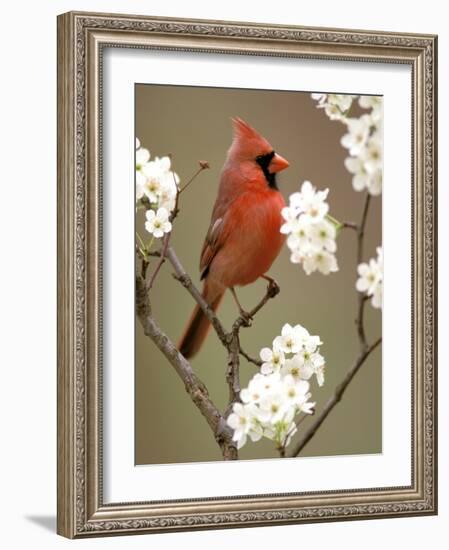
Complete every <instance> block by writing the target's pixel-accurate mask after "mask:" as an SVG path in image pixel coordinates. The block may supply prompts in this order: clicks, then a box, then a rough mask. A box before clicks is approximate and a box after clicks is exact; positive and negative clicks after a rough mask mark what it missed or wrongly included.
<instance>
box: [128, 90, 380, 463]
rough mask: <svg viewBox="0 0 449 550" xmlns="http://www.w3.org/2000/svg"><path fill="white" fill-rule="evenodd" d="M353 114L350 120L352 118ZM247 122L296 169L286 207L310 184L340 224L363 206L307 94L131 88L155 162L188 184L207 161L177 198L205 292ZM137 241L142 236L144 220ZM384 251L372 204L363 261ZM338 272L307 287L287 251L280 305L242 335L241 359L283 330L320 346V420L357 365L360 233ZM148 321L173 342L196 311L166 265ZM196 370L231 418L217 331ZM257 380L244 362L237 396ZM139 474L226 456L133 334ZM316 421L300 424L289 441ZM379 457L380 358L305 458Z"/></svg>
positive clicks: (181, 230) (251, 295)
mask: <svg viewBox="0 0 449 550" xmlns="http://www.w3.org/2000/svg"><path fill="white" fill-rule="evenodd" d="M357 109H358V107H356V108H355V110H354V111H353V112H354V113H355V114H358V113H357ZM236 115H237V116H240V117H242V118H243V119H244V120H246V121H247V122H249V124H251V125H252V126H254V127H255V128H256V129H257V130H258V131H259V132H260V133H261V134H262V135H263V136H265V137H266V138H267V139H268V140H269V141H270V143H271V144H272V145H273V147H274V149H275V150H276V151H277V152H279V153H280V154H281V155H282V156H284V157H285V158H287V159H288V160H289V162H290V167H289V168H288V169H287V170H285V171H284V172H282V173H281V174H279V178H278V183H279V187H280V190H281V192H282V193H283V195H284V197H285V199H286V201H288V196H289V195H290V194H291V193H293V192H294V191H297V190H298V189H299V186H300V185H301V183H302V182H303V181H304V180H306V179H308V180H310V181H311V182H312V183H313V184H314V185H315V186H316V187H318V188H319V189H324V188H326V187H328V188H329V190H330V191H329V197H328V201H329V204H330V213H331V214H332V215H333V216H334V217H336V218H337V219H339V220H340V221H357V222H358V221H359V219H360V216H361V211H362V205H363V201H364V196H363V194H362V193H356V192H355V191H353V189H352V185H351V175H350V174H349V173H348V172H347V171H346V169H345V167H344V165H343V161H344V159H345V157H346V150H345V149H343V147H342V146H341V145H340V138H341V136H342V135H343V134H344V133H345V127H344V125H343V124H341V123H340V122H337V121H335V122H334V121H330V120H329V119H328V118H327V116H326V115H325V113H324V112H323V111H322V110H320V109H317V108H316V102H315V101H313V100H312V99H311V97H310V93H306V92H290V91H289V92H282V91H265V90H263V91H262V90H239V89H220V88H197V87H183V86H159V85H148V84H138V85H136V136H137V137H138V138H139V139H140V141H141V144H142V146H143V147H145V148H147V149H149V150H150V152H151V155H152V157H153V158H154V157H155V156H164V155H167V154H169V153H170V154H172V156H173V167H174V170H175V171H176V172H177V173H178V174H179V176H180V177H181V184H182V183H183V182H184V183H185V182H186V181H187V180H188V179H189V178H190V176H191V175H192V174H193V173H194V172H195V171H196V170H197V168H198V160H207V161H209V163H210V166H211V169H210V170H207V171H204V172H203V173H202V174H200V176H199V177H198V178H197V179H196V180H195V182H194V183H193V184H192V185H191V186H190V188H189V189H188V191H186V192H185V193H183V194H182V196H181V201H180V214H179V216H178V218H177V219H176V222H175V227H174V231H173V235H172V240H171V242H172V244H173V246H174V248H175V250H176V252H177V254H178V256H179V258H180V260H181V262H182V263H183V265H184V267H185V269H186V270H187V272H188V273H189V274H190V275H191V276H192V278H193V281H194V282H195V284H197V285H198V286H200V281H199V271H198V269H199V267H198V264H199V255H200V251H201V246H202V244H203V240H204V237H205V234H206V232H207V229H208V226H209V221H210V215H211V211H212V207H213V204H214V200H215V196H216V192H217V186H218V181H219V175H220V170H221V167H222V165H223V163H224V160H225V157H226V152H227V149H228V148H229V146H230V143H231V138H232V131H231V121H230V118H231V117H232V116H236ZM137 229H138V231H139V233H140V234H141V235H143V234H144V229H143V216H142V214H139V215H138V218H137ZM381 241H382V220H381V199H380V198H374V199H373V200H372V201H371V210H370V214H369V218H368V222H367V232H366V238H365V257H364V260H367V259H369V258H371V257H374V256H375V255H376V246H379V245H380V244H381ZM337 245H338V250H337V259H338V263H339V267H340V270H339V271H338V272H337V273H334V274H331V275H329V276H323V275H321V274H320V273H314V274H312V275H310V276H307V275H306V274H305V273H304V271H303V270H302V268H301V267H300V266H298V265H293V264H291V263H290V261H289V251H288V249H287V247H285V248H284V250H283V251H282V252H281V254H280V256H279V257H278V259H277V260H276V262H275V263H274V264H273V266H272V269H271V271H270V272H269V274H270V275H271V276H272V277H274V278H275V279H276V280H277V281H278V283H279V285H280V287H281V293H280V294H279V295H278V296H277V297H276V298H275V299H274V300H272V301H270V302H269V303H268V304H267V305H266V306H265V308H264V309H263V310H262V311H261V312H259V313H258V314H257V316H256V319H255V322H254V323H253V326H252V327H251V328H249V329H243V330H242V333H241V342H242V346H243V348H244V349H245V350H246V351H247V352H248V353H250V354H252V355H254V356H256V355H258V352H259V350H260V348H262V347H264V346H270V345H271V342H272V340H273V338H274V337H275V336H276V335H278V334H279V333H280V330H281V328H282V326H283V324H284V323H286V322H288V323H290V324H292V325H294V324H297V323H300V324H301V325H303V326H305V327H306V328H307V329H308V330H309V331H310V333H312V334H318V335H319V336H320V337H321V339H322V341H323V346H322V348H321V352H322V354H323V355H324V357H325V359H326V365H327V368H326V382H325V385H324V386H323V387H321V388H319V387H318V386H317V384H316V382H315V381H314V380H313V381H312V400H313V401H316V402H317V414H319V413H320V410H321V408H322V407H323V406H324V404H325V403H326V401H327V399H328V398H329V396H330V395H331V394H332V393H333V391H334V388H335V386H336V385H337V384H338V383H339V382H340V381H341V380H342V378H343V377H344V376H345V373H346V372H347V370H348V369H349V368H350V366H351V365H352V363H353V361H354V359H355V357H356V356H357V353H358V339H357V334H356V327H355V322H354V321H355V317H356V313H357V296H356V291H355V287H354V284H355V280H356V259H355V253H356V250H355V246H356V237H355V233H354V232H353V231H351V230H343V231H342V232H341V233H340V236H339V238H338V241H337ZM264 292H265V284H264V282H263V281H258V282H256V283H254V284H253V285H251V286H249V287H244V288H240V289H238V295H239V298H240V301H241V303H242V305H243V307H244V308H245V309H247V310H249V309H251V308H252V307H253V306H254V305H255V304H256V303H257V302H258V300H259V299H260V298H261V296H262V295H263V294H264ZM151 303H152V307H153V313H154V315H155V317H156V319H157V321H158V323H159V324H160V326H161V327H162V329H163V330H164V331H166V332H167V333H168V335H169V336H170V337H171V338H172V339H173V340H174V341H175V343H176V342H177V340H178V338H179V336H180V335H181V333H182V331H183V328H184V325H185V323H186V322H187V320H188V318H189V316H190V314H191V311H192V309H193V307H194V302H193V300H192V298H191V297H190V295H189V294H188V293H187V291H186V290H185V289H184V288H183V287H182V286H181V285H180V284H179V283H178V282H177V281H175V280H174V279H173V278H172V276H171V269H170V265H169V264H168V263H166V264H165V265H164V266H163V268H162V270H161V272H160V274H159V276H158V278H157V280H156V283H155V286H154V288H153V290H152V295H151ZM219 316H220V318H221V320H222V322H223V323H224V324H225V326H226V327H228V328H229V327H230V326H231V324H232V322H233V321H234V320H235V318H236V316H237V310H236V306H235V303H234V301H233V299H232V296H231V295H230V293H229V292H228V293H227V294H226V296H225V299H224V301H223V303H222V306H221V308H220V310H219ZM365 323H366V325H365V326H366V331H367V335H368V338H369V340H370V341H373V340H374V339H375V338H377V337H378V336H379V335H380V334H381V329H382V327H381V313H380V311H379V310H374V309H373V308H372V307H371V305H370V304H367V307H366V314H365ZM192 365H193V368H194V369H195V371H196V373H197V374H198V375H199V377H200V378H201V379H202V380H203V381H204V383H205V384H206V386H207V388H208V389H209V392H210V395H211V398H212V399H213V401H214V402H215V403H216V405H217V406H218V407H219V408H220V409H221V410H224V409H225V407H226V405H227V397H228V387H227V384H226V382H225V369H226V353H225V350H224V348H223V347H222V345H221V343H220V342H219V340H218V338H217V337H216V335H215V333H214V332H213V331H211V332H210V334H209V336H208V338H207V340H206V343H205V345H204V347H203V348H202V349H201V351H200V353H199V354H198V355H197V356H196V357H195V358H194V359H193V360H192ZM255 372H256V368H255V367H254V365H252V364H248V363H247V362H246V361H245V359H243V358H242V362H241V379H242V387H244V386H245V385H246V383H247V381H248V380H249V379H250V378H251V377H252V375H253V374H254V373H255ZM135 380H136V387H135V441H136V447H135V462H136V464H157V463H171V462H191V461H211V460H220V459H221V455H220V452H219V449H218V447H217V445H216V443H215V440H214V438H213V436H212V433H211V431H210V429H209V427H208V425H207V424H206V422H205V420H204V418H203V417H202V416H201V414H200V413H199V412H198V410H197V409H196V407H195V406H194V405H193V404H192V402H191V400H190V398H189V397H188V395H187V394H186V392H185V390H184V387H183V384H182V383H181V381H180V379H179V378H178V376H177V375H176V373H175V371H174V370H173V368H172V367H171V366H170V365H169V363H168V362H167V361H166V359H165V358H164V357H163V356H162V354H161V353H160V352H159V351H158V350H157V349H156V348H155V346H154V345H153V344H152V342H151V341H150V339H149V338H146V337H145V336H144V334H143V331H142V328H141V326H140V323H139V322H136V364H135ZM311 421H313V418H307V419H306V420H305V421H304V422H302V424H301V426H300V430H299V432H298V433H297V434H296V436H295V438H294V439H293V441H296V440H297V439H298V437H300V435H301V433H302V432H303V431H304V430H305V429H306V428H307V427H308V425H309V424H310V422H311ZM381 451H382V368H381V350H380V349H377V350H376V351H375V352H374V353H373V354H372V355H371V357H370V358H369V360H368V361H367V362H366V363H365V364H364V365H363V367H362V369H361V371H360V372H359V373H358V375H357V376H356V378H355V379H354V380H353V382H352V383H351V385H350V387H349V388H348V390H347V392H346V394H345V395H344V398H343V400H342V402H341V403H340V404H339V405H337V407H336V408H335V409H334V410H333V412H332V413H331V415H330V416H329V417H328V419H327V420H326V421H325V423H324V424H323V425H322V426H321V428H320V430H319V431H318V432H317V434H316V435H315V437H314V438H313V439H312V440H311V441H310V443H309V444H308V445H307V446H306V448H305V449H304V450H303V452H302V453H301V456H318V455H321V456H323V455H341V454H361V453H379V452H381ZM268 457H278V454H277V452H276V451H275V448H274V445H273V443H272V442H271V441H268V440H263V441H260V442H257V443H251V442H249V443H247V444H246V445H245V446H244V447H243V449H241V451H240V458H241V459H255V458H268Z"/></svg>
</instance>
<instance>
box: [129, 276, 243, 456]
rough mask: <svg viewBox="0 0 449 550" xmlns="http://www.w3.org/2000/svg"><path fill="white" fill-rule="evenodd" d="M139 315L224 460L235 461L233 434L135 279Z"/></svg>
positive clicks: (139, 280)
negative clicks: (152, 311) (155, 318)
mask: <svg viewBox="0 0 449 550" xmlns="http://www.w3.org/2000/svg"><path fill="white" fill-rule="evenodd" d="M136 312H137V316H138V318H139V320H140V322H141V324H142V327H143V330H144V333H145V334H146V336H148V337H150V338H151V340H152V341H153V342H154V344H155V345H156V346H157V347H158V348H159V350H160V351H161V352H162V353H163V354H164V355H165V357H166V358H167V360H168V361H169V363H170V364H171V366H172V367H173V368H174V369H175V371H176V373H177V374H178V376H179V377H180V378H181V380H182V382H183V383H184V387H185V389H186V391H187V393H188V394H189V396H190V398H191V399H192V401H193V403H194V404H195V405H196V407H197V408H198V410H199V411H200V412H201V414H202V415H203V416H204V418H205V419H206V421H207V423H208V424H209V426H210V428H211V429H212V432H213V434H214V436H215V439H216V441H217V443H218V445H219V446H220V449H221V451H222V455H223V458H224V459H225V460H236V459H237V458H238V453H237V449H236V446H235V443H234V442H233V441H232V430H231V429H230V428H229V426H228V425H227V424H226V419H225V418H224V417H223V415H222V414H221V413H220V411H219V410H218V409H217V407H216V406H215V404H214V403H213V401H212V400H211V398H210V397H209V393H208V391H207V388H206V386H205V385H204V383H203V382H202V381H201V380H200V379H199V378H198V376H197V375H196V374H195V373H194V371H193V369H192V367H191V365H190V363H189V362H188V361H187V359H185V357H184V356H183V355H182V354H181V353H180V352H179V351H178V349H177V348H176V346H175V345H174V344H173V342H172V341H171V340H170V339H169V337H168V336H167V335H166V334H165V333H164V332H163V331H162V330H161V329H160V328H159V327H158V325H157V324H156V321H155V320H154V318H153V317H152V314H151V306H150V302H149V298H148V290H147V285H146V284H145V282H144V279H142V278H141V277H137V278H136Z"/></svg>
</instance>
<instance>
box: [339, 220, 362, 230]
mask: <svg viewBox="0 0 449 550" xmlns="http://www.w3.org/2000/svg"><path fill="white" fill-rule="evenodd" d="M341 227H342V229H353V230H354V231H358V230H359V226H358V225H357V224H356V223H354V222H342V224H341Z"/></svg>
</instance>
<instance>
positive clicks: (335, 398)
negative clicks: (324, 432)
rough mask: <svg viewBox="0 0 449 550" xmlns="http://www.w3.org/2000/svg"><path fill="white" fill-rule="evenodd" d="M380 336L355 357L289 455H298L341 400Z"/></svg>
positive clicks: (379, 341)
mask: <svg viewBox="0 0 449 550" xmlns="http://www.w3.org/2000/svg"><path fill="white" fill-rule="evenodd" d="M381 341H382V338H379V339H378V340H376V341H375V342H374V344H372V345H371V346H369V347H368V348H367V349H366V350H365V351H364V352H363V353H362V354H361V355H360V356H359V357H358V359H357V361H356V362H355V363H354V365H353V367H352V368H351V369H350V371H349V372H348V373H347V375H346V376H345V378H344V379H343V381H342V382H341V384H339V385H338V386H337V387H336V389H335V392H334V394H333V395H332V397H331V398H330V399H329V401H328V402H327V403H326V405H325V406H324V408H323V410H322V411H321V413H320V415H319V416H318V418H317V419H316V420H315V422H314V423H313V424H312V425H311V426H310V428H309V429H308V430H307V431H306V432H305V433H304V435H303V436H302V438H301V439H300V441H299V442H298V443H297V444H296V446H295V448H294V449H293V451H292V454H291V456H292V457H294V456H298V455H299V453H300V452H301V451H302V450H303V449H304V447H305V446H306V445H307V443H308V442H309V441H310V440H311V439H312V437H313V436H314V435H315V433H316V432H317V431H318V429H319V427H320V426H321V424H322V423H323V422H324V421H325V420H326V418H327V417H328V415H329V413H330V412H331V411H332V409H333V408H334V407H335V405H336V404H337V403H339V402H340V401H341V398H342V397H343V394H344V393H345V391H346V388H347V387H348V386H349V384H350V383H351V380H352V379H353V378H354V376H355V375H356V374H357V372H358V371H359V369H360V367H361V366H362V365H363V363H364V362H365V361H366V359H367V358H368V356H369V355H370V353H371V352H372V351H374V350H375V349H376V348H377V346H378V345H379V344H380V343H381Z"/></svg>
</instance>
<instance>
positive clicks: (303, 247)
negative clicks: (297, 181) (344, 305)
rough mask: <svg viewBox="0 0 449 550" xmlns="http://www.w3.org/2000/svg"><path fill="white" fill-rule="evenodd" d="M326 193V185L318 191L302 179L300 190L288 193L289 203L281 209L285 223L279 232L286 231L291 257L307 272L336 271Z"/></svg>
mask: <svg viewBox="0 0 449 550" xmlns="http://www.w3.org/2000/svg"><path fill="white" fill-rule="evenodd" d="M328 193H329V190H328V189H325V190H324V191H317V190H316V189H315V187H314V186H313V185H312V184H311V183H310V181H305V182H304V183H303V184H302V186H301V191H300V192H296V193H293V194H292V195H290V197H289V206H287V207H285V208H284V209H283V210H282V216H283V218H284V220H285V223H284V224H283V225H282V227H281V233H284V234H286V235H288V237H287V246H288V248H289V249H290V252H291V255H290V261H291V262H292V263H294V264H302V267H303V269H304V271H305V272H306V273H307V274H308V275H310V274H311V273H313V272H314V271H317V270H318V271H320V272H321V273H323V274H325V275H327V274H329V273H331V272H333V271H338V264H337V259H336V257H335V255H334V254H335V252H336V250H337V243H336V237H337V230H336V226H335V224H334V223H333V222H331V221H329V219H330V218H329V217H328V212H329V205H328V203H327V202H326V199H327V196H328Z"/></svg>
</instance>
